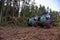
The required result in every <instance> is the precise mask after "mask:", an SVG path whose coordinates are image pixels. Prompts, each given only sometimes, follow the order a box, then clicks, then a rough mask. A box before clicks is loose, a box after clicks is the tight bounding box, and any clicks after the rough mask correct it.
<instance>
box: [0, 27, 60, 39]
mask: <svg viewBox="0 0 60 40" xmlns="http://www.w3.org/2000/svg"><path fill="white" fill-rule="evenodd" d="M0 37H2V38H3V39H2V40H60V28H50V29H44V28H39V27H26V28H25V27H17V28H15V27H14V28H0Z"/></svg>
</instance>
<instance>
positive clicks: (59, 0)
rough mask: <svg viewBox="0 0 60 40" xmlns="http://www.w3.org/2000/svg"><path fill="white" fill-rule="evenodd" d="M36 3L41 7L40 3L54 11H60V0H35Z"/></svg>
mask: <svg viewBox="0 0 60 40" xmlns="http://www.w3.org/2000/svg"><path fill="white" fill-rule="evenodd" d="M35 2H36V5H37V6H38V7H39V6H40V4H41V5H42V6H43V5H44V6H45V8H47V7H49V8H51V9H52V10H54V11H60V0H35Z"/></svg>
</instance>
